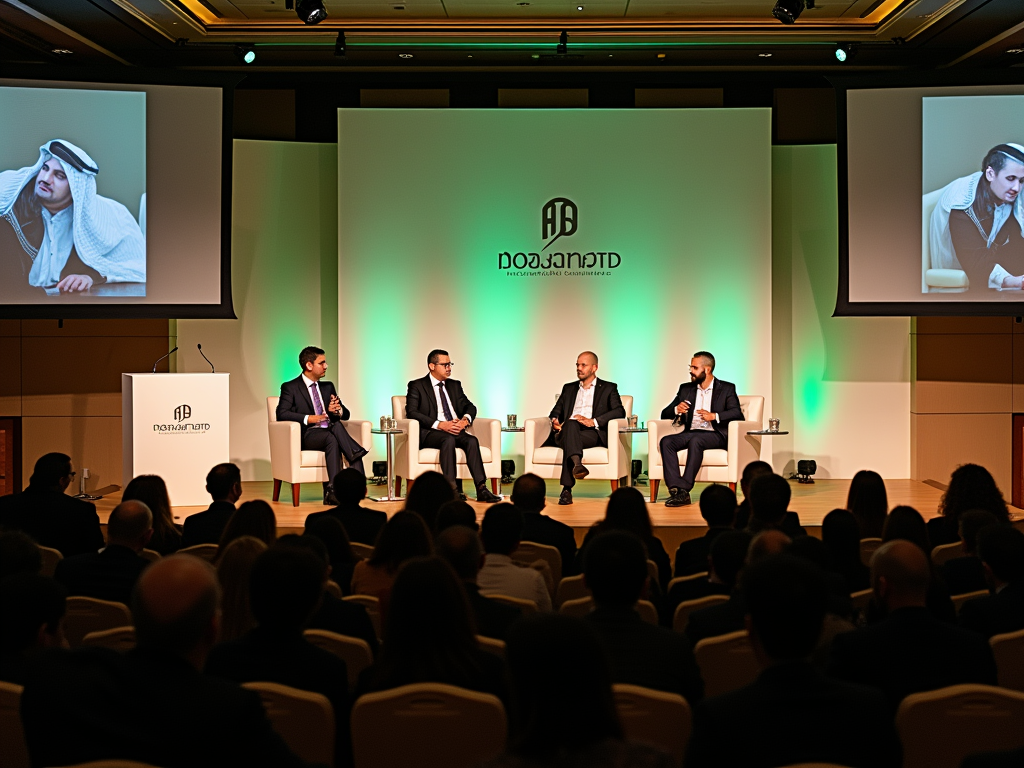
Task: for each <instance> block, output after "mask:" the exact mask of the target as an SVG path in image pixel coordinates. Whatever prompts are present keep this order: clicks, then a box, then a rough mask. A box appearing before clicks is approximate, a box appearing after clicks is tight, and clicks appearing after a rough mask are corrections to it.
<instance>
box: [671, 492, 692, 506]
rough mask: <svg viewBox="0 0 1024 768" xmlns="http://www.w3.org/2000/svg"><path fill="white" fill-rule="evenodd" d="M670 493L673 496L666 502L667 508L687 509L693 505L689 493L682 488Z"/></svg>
mask: <svg viewBox="0 0 1024 768" xmlns="http://www.w3.org/2000/svg"><path fill="white" fill-rule="evenodd" d="M670 493H671V494H672V495H671V496H670V497H669V499H668V501H666V502H665V506H666V507H687V506H689V505H690V504H691V503H692V502H691V501H690V492H689V491H684V490H683V489H682V488H673V489H671V491H670Z"/></svg>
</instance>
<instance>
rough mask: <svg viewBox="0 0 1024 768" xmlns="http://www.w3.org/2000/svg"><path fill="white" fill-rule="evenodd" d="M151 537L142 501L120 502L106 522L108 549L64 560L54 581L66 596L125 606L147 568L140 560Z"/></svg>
mask: <svg viewBox="0 0 1024 768" xmlns="http://www.w3.org/2000/svg"><path fill="white" fill-rule="evenodd" d="M152 535H153V513H152V512H150V511H149V507H147V506H146V505H145V504H143V503H142V502H141V501H122V502H121V503H120V504H118V505H117V506H116V507H114V509H113V511H112V512H111V513H110V518H109V519H108V520H107V546H106V547H105V548H104V549H102V550H100V551H99V552H90V553H88V554H85V555H75V556H74V557H66V558H64V559H63V560H61V561H60V562H58V563H57V570H56V571H55V572H54V574H53V577H54V578H55V579H56V580H57V581H59V582H60V583H61V584H63V585H64V587H65V589H67V591H68V594H69V595H75V596H79V595H80V596H83V597H95V598H96V599H98V600H112V601H113V602H115V603H124V604H125V605H128V603H129V602H131V598H132V590H133V589H134V588H135V582H136V581H138V580H139V576H141V575H142V572H143V571H144V570H145V568H146V566H147V565H149V561H148V560H147V559H146V558H144V557H140V556H139V553H140V552H142V550H143V549H145V547H146V544H148V543H149V540H150V538H151V537H152Z"/></svg>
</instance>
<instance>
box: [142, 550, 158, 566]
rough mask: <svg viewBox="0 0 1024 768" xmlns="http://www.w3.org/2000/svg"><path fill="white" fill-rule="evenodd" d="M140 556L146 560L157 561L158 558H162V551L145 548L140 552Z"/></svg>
mask: <svg viewBox="0 0 1024 768" xmlns="http://www.w3.org/2000/svg"><path fill="white" fill-rule="evenodd" d="M139 557H142V558H145V559H146V560H149V562H151V563H155V562H156V561H157V560H159V559H160V553H159V552H157V551H156V550H155V549H144V550H142V551H141V552H139Z"/></svg>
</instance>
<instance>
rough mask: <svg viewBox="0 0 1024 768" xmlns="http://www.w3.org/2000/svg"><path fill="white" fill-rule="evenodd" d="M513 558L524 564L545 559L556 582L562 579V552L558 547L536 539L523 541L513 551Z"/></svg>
mask: <svg viewBox="0 0 1024 768" xmlns="http://www.w3.org/2000/svg"><path fill="white" fill-rule="evenodd" d="M512 559H513V560H515V561H516V562H517V563H523V564H524V565H530V563H534V562H536V561H538V560H543V561H544V562H545V563H547V564H548V568H550V569H551V576H552V577H553V578H554V580H555V584H558V583H559V581H561V579H562V553H561V552H559V551H558V547H551V546H548V545H547V544H538V543H537V542H535V541H521V542H519V548H518V549H517V550H516V551H515V552H513V553H512Z"/></svg>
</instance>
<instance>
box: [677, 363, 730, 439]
mask: <svg viewBox="0 0 1024 768" xmlns="http://www.w3.org/2000/svg"><path fill="white" fill-rule="evenodd" d="M697 386H698V385H697V384H696V383H695V382H689V383H686V384H680V385H679V391H678V392H676V396H675V398H674V399H673V400H672V402H671V403H669V404H668V405H666V406H665V409H664V410H663V411H662V412H661V418H663V419H674V418H675V417H676V406H677V405H679V404H680V403H682V402H684V401H686V400H689V401H690V410H688V411H687V412H686V419H685V420H684V421H683V424H684V425H685V427H686V429H689V428H690V425H691V424H692V423H693V414H694V411H695V410H696V408H697ZM710 411H711V412H712V413H717V414H718V421H713V422H711V426H712V428H713V429H714V430H715V432H717V433H718V434H720V435H721V436H722V437H723V438H725V439H728V438H729V426H728V425H729V422H730V421H739V420H740V419H742V418H743V410H742V409H741V408H740V400H739V398H738V397H736V385H735V384H732V383H731V382H728V381H723V380H722V379H719V378H715V381H714V388H713V389H712V390H711V408H710Z"/></svg>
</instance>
